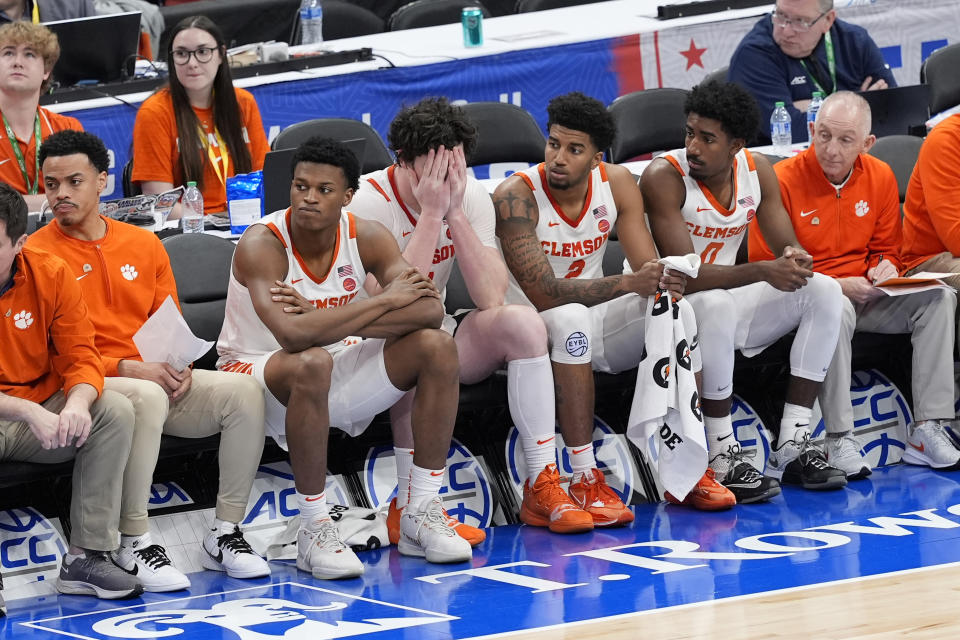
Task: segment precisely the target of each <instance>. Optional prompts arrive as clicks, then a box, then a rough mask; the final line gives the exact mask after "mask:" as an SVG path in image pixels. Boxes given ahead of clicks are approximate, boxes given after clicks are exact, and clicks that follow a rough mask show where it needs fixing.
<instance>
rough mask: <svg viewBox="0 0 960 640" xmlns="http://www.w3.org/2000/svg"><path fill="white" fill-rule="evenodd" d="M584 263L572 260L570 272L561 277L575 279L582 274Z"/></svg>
mask: <svg viewBox="0 0 960 640" xmlns="http://www.w3.org/2000/svg"><path fill="white" fill-rule="evenodd" d="M586 264H587V263H586V262H584V261H583V260H574V261H573V262H571V263H570V270H569V271H567V275H565V276H563V277H564V278H576V277H577V276H579V275H580V274H581V273H583V267H585V266H586Z"/></svg>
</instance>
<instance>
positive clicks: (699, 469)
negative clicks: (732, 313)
mask: <svg viewBox="0 0 960 640" xmlns="http://www.w3.org/2000/svg"><path fill="white" fill-rule="evenodd" d="M660 262H661V263H663V264H664V266H666V267H669V268H670V269H673V270H676V271H680V272H683V273H685V274H686V275H687V276H690V277H696V275H697V272H698V271H699V269H700V256H698V255H696V254H687V255H686V256H670V257H667V258H662V259H661V260H660ZM627 436H628V437H629V438H630V439H631V440H632V441H633V443H634V444H636V445H637V447H639V448H640V450H641V451H643V450H646V451H647V452H648V457H649V459H650V461H651V462H652V464H653V466H654V468H655V469H656V471H657V474H658V476H659V477H660V482H661V484H662V485H663V487H664V489H666V490H667V491H669V492H670V493H671V495H673V496H675V497H676V498H678V499H680V500H682V499H683V498H684V497H686V495H687V493H689V492H690V490H691V489H692V488H693V487H694V486H695V485H696V483H697V481H698V480H700V478H701V477H702V476H703V472H704V471H705V470H706V468H707V443H706V438H705V437H704V432H703V417H702V414H701V412H700V395H699V393H698V392H697V383H696V379H695V378H694V372H693V370H692V366H691V363H690V349H689V347H688V343H687V336H686V331H685V329H684V326H683V320H682V319H681V318H680V313H679V308H678V307H677V306H676V302H674V301H673V300H672V296H670V294H669V293H668V292H665V291H663V290H659V291H657V293H656V294H655V295H654V298H653V300H652V301H651V302H650V304H648V305H647V314H646V327H645V336H644V353H643V357H642V358H641V359H640V364H639V367H638V371H637V386H636V388H635V389H634V392H633V404H632V405H631V407H630V418H629V421H628V422H627Z"/></svg>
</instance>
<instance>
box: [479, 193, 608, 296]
mask: <svg viewBox="0 0 960 640" xmlns="http://www.w3.org/2000/svg"><path fill="white" fill-rule="evenodd" d="M494 206H495V208H496V210H497V232H498V235H499V236H500V246H501V248H502V249H503V255H504V259H505V260H506V263H507V267H508V268H509V269H510V271H511V273H513V276H514V278H516V280H517V284H519V285H520V288H521V289H523V291H524V292H525V293H526V294H527V297H529V298H530V300H531V302H533V303H534V304H535V305H536V306H537V307H538V308H540V309H548V308H551V307H556V306H560V305H563V304H569V303H572V302H577V303H580V304H584V305H586V306H593V305H595V304H599V303H601V302H606V301H607V300H611V299H613V298H616V297H618V296H620V295H622V294H624V293H627V289H625V288H623V286H622V280H623V278H622V276H609V277H606V278H591V279H576V278H572V279H566V278H558V277H556V276H555V275H554V273H553V268H552V267H551V266H550V263H549V262H548V261H547V258H546V256H545V255H544V254H543V249H542V248H541V246H540V241H539V239H538V238H537V235H536V226H535V219H536V218H535V217H534V216H535V214H537V213H539V212H538V210H537V204H536V201H535V200H534V199H533V198H532V197H531V198H518V197H517V196H515V195H514V194H512V193H508V194H506V195H504V196H500V197H496V198H494Z"/></svg>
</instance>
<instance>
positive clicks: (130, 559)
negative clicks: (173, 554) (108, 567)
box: [110, 532, 190, 593]
mask: <svg viewBox="0 0 960 640" xmlns="http://www.w3.org/2000/svg"><path fill="white" fill-rule="evenodd" d="M110 559H111V560H112V561H113V564H115V565H117V566H118V567H120V568H121V569H123V570H124V571H126V572H127V573H129V574H130V575H132V576H136V577H137V579H139V580H140V584H142V585H143V590H144V591H153V592H155V593H162V592H164V591H179V590H180V589H187V588H189V587H190V579H189V578H187V576H185V575H184V574H183V572H182V571H180V570H179V569H177V568H176V567H175V566H173V563H172V562H170V558H168V557H167V550H166V549H164V548H163V547H162V546H160V545H159V544H153V540H151V538H150V533H149V532H148V533H145V534H143V535H142V536H140V537H138V538H135V539H134V540H133V541H132V542H131V543H130V544H129V545H123V544H121V545H120V547H119V548H118V549H117V550H116V551H111V552H110Z"/></svg>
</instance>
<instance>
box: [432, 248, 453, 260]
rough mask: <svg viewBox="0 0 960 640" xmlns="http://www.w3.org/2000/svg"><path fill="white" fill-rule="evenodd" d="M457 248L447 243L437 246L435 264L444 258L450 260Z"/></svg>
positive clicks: (434, 255)
mask: <svg viewBox="0 0 960 640" xmlns="http://www.w3.org/2000/svg"><path fill="white" fill-rule="evenodd" d="M455 253H456V250H455V249H454V247H453V245H452V244H445V245H443V246H442V247H437V248H436V249H434V250H433V264H440V263H441V262H443V261H444V260H450V259H451V258H453V256H454V254H455Z"/></svg>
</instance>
